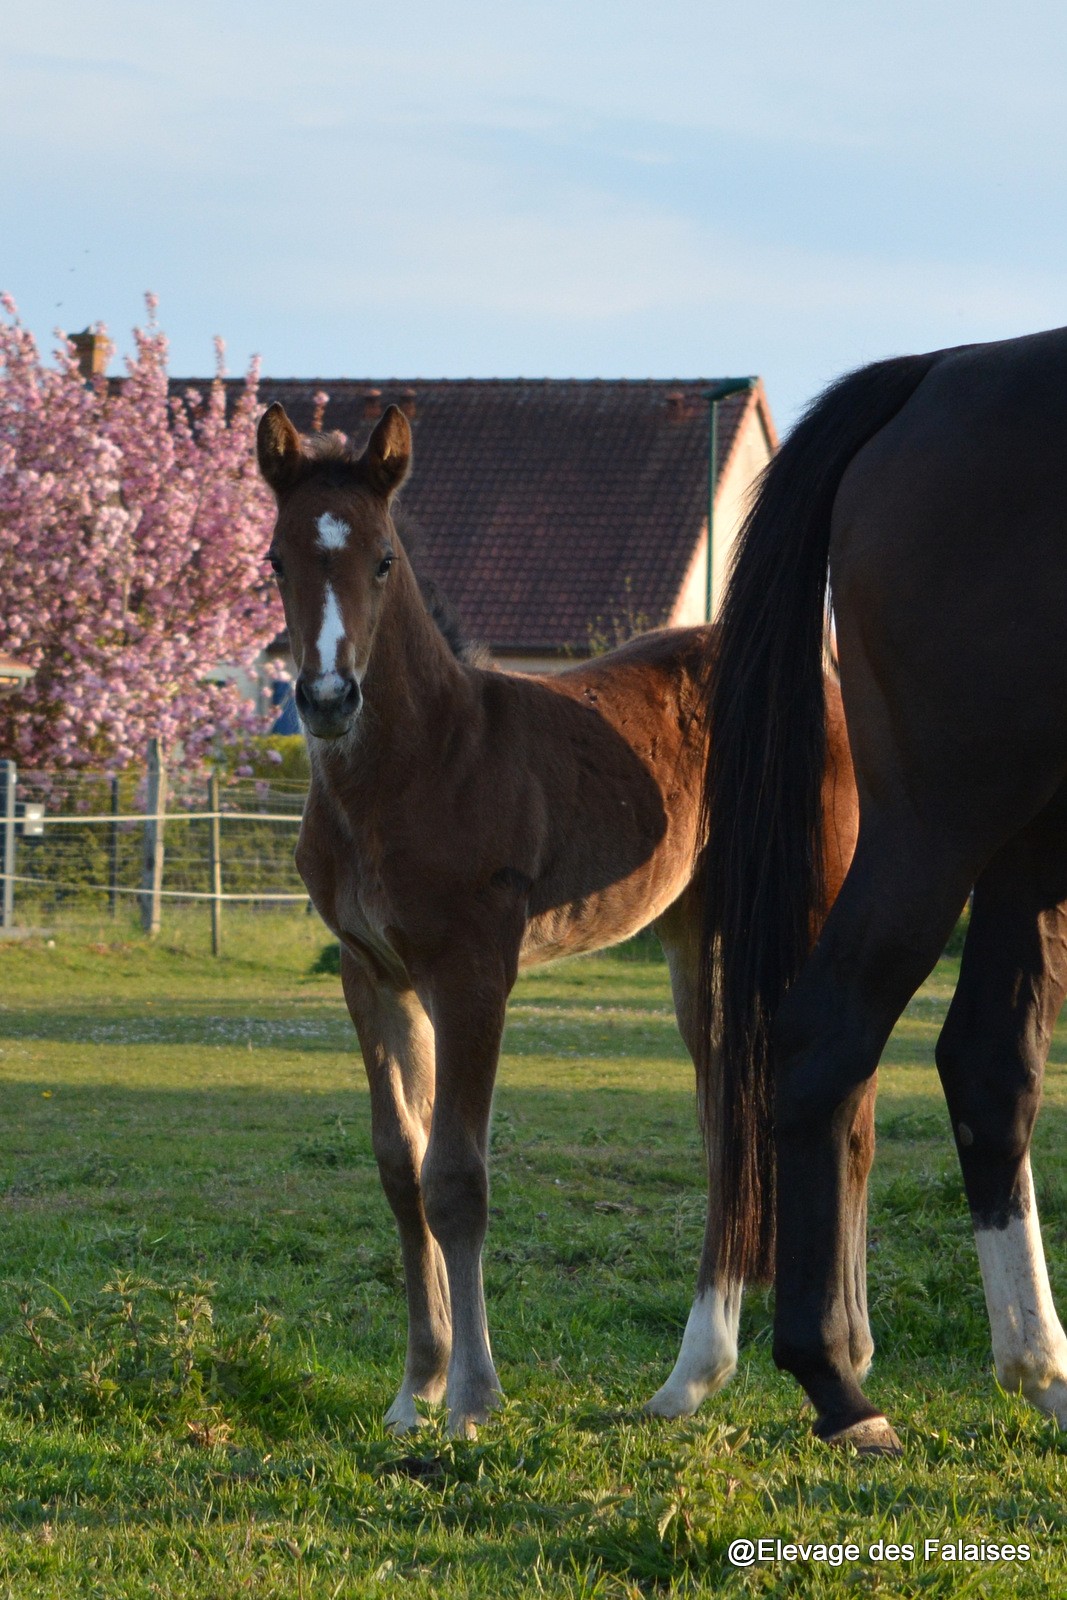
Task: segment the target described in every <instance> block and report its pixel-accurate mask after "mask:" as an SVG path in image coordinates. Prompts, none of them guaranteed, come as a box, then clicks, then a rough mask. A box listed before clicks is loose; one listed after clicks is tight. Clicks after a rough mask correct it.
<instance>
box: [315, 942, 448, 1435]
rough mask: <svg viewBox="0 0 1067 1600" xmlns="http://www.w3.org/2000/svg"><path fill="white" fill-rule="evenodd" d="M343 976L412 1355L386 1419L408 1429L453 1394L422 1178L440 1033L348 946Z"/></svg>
mask: <svg viewBox="0 0 1067 1600" xmlns="http://www.w3.org/2000/svg"><path fill="white" fill-rule="evenodd" d="M341 980H342V983H343V986H344V992H345V1000H346V1002H347V1004H348V1009H349V1012H350V1014H351V1017H352V1021H353V1022H354V1023H355V1026H356V1032H357V1034H358V1035H359V1042H360V1046H361V1048H362V1051H363V1060H364V1062H365V1063H366V1068H367V1078H368V1081H369V1083H370V1102H371V1132H372V1138H373V1142H374V1154H375V1157H376V1158H377V1162H378V1172H379V1174H380V1176H381V1180H382V1188H383V1189H384V1190H385V1193H386V1197H387V1199H388V1201H389V1204H390V1206H391V1207H392V1209H393V1215H394V1216H395V1217H396V1222H397V1227H398V1229H399V1231H400V1250H401V1254H402V1256H403V1261H404V1282H405V1285H406V1288H407V1302H408V1343H407V1358H406V1360H405V1362H404V1377H403V1381H402V1383H401V1385H400V1389H399V1392H398V1394H397V1396H396V1399H395V1400H394V1401H393V1403H392V1405H391V1406H390V1407H389V1410H388V1411H387V1412H386V1414H385V1420H386V1423H387V1424H388V1426H389V1427H391V1428H392V1429H394V1431H396V1432H397V1433H404V1432H407V1431H409V1430H410V1429H412V1428H417V1427H418V1425H419V1420H420V1419H419V1414H418V1411H417V1410H416V1407H415V1401H416V1399H421V1400H429V1401H435V1400H440V1399H441V1398H442V1396H443V1395H444V1389H445V1374H446V1372H447V1369H448V1358H449V1351H450V1348H451V1331H450V1323H449V1311H448V1284H447V1280H446V1277H445V1269H444V1262H443V1260H442V1258H441V1252H440V1250H439V1249H438V1246H437V1244H436V1242H435V1240H434V1238H433V1236H432V1234H431V1233H430V1230H429V1228H428V1227H427V1225H426V1216H425V1212H424V1209H423V1201H422V1195H421V1192H420V1184H419V1171H420V1168H421V1166H422V1161H423V1156H424V1155H425V1151H426V1141H427V1136H428V1133H429V1127H430V1116H431V1113H432V1110H433V1093H434V1042H433V1029H432V1028H431V1026H430V1021H429V1018H428V1017H427V1015H426V1013H425V1011H424V1010H423V1008H422V1006H421V1005H420V1003H419V1001H418V999H417V997H416V995H415V994H414V992H413V991H411V990H400V991H398V990H396V989H394V988H391V987H389V986H388V985H386V984H384V983H380V982H378V981H377V980H376V979H375V978H374V977H372V976H371V974H370V973H369V972H368V971H367V970H366V969H365V968H364V967H363V966H362V964H361V963H360V962H359V961H357V960H356V959H355V958H354V957H352V956H351V955H349V953H348V952H347V951H346V950H343V949H342V952H341Z"/></svg>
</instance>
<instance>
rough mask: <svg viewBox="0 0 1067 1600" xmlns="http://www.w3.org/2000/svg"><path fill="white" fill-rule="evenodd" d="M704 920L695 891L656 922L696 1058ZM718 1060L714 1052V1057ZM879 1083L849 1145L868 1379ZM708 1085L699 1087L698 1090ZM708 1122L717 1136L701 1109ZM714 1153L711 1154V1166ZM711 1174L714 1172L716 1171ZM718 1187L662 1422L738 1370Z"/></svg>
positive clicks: (859, 1358) (847, 1283)
mask: <svg viewBox="0 0 1067 1600" xmlns="http://www.w3.org/2000/svg"><path fill="white" fill-rule="evenodd" d="M701 927H702V919H701V915H700V902H699V893H698V890H697V888H696V886H695V885H694V886H691V887H690V888H689V889H688V890H687V891H686V892H685V894H683V895H682V896H681V897H680V898H679V899H678V900H677V901H675V903H674V905H673V906H671V908H670V909H669V910H668V911H667V912H666V913H665V915H664V916H663V917H662V918H661V919H660V920H659V922H658V923H657V924H656V932H657V933H658V934H659V937H660V941H661V943H662V945H663V951H664V954H665V956H666V958H667V966H668V970H669V972H670V975H671V991H672V994H673V997H674V1009H675V1014H676V1016H677V1019H678V1031H679V1032H680V1033H681V1035H682V1039H683V1041H684V1043H685V1046H686V1048H687V1050H688V1051H689V1054H690V1055H691V1056H693V1057H694V1059H695V1058H696V1053H697V1048H698V1043H699V1041H698V1038H697V1026H698V1022H697V1017H698V1011H697V994H698V989H697V985H698V982H699V948H700V938H701ZM713 1061H714V1052H713ZM876 1088H877V1085H876V1080H875V1078H873V1077H872V1078H871V1079H870V1081H869V1083H868V1085H867V1087H866V1090H865V1092H864V1094H863V1097H862V1099H861V1100H860V1103H859V1107H858V1109H857V1111H856V1116H855V1120H854V1122H853V1125H852V1130H851V1134H850V1137H849V1146H848V1180H847V1189H846V1195H847V1201H846V1204H847V1222H846V1231H847V1243H846V1247H845V1250H844V1251H843V1254H842V1293H843V1295H844V1300H845V1307H846V1313H847V1316H848V1326H849V1354H850V1358H851V1361H852V1366H853V1368H854V1370H855V1373H856V1377H857V1378H858V1379H859V1380H860V1381H862V1380H863V1378H864V1377H865V1376H866V1374H867V1371H868V1369H869V1367H870V1364H871V1357H872V1355H873V1354H874V1340H873V1339H872V1338H871V1330H870V1324H869V1322H868V1319H867V1267H866V1262H867V1178H868V1176H869V1174H870V1169H871V1163H872V1161H873V1159H874V1102H875V1094H876ZM699 1092H700V1086H699V1084H698V1093H699ZM700 1111H701V1125H702V1126H703V1127H706V1128H707V1129H708V1130H709V1132H711V1133H713V1129H714V1121H713V1120H711V1121H709V1119H708V1117H707V1115H706V1108H705V1107H704V1106H703V1105H701V1108H700ZM712 1160H713V1155H712V1153H711V1152H710V1151H709V1152H708V1162H709V1168H710V1163H711V1161H712ZM709 1176H710V1174H709ZM715 1196H716V1186H715V1185H714V1184H713V1183H710V1182H709V1189H708V1209H707V1213H706V1219H705V1224H704V1243H703V1248H702V1251H701V1258H700V1269H699V1272H698V1274H697V1292H696V1297H695V1298H694V1301H693V1305H692V1307H691V1309H690V1312H689V1318H688V1320H687V1322H686V1326H685V1332H684V1334H683V1335H682V1345H681V1349H680V1350H679V1352H678V1359H677V1361H676V1362H675V1364H674V1369H673V1371H672V1372H671V1375H670V1377H669V1378H668V1379H667V1381H666V1383H664V1384H663V1386H662V1388H660V1389H658V1390H657V1391H656V1393H655V1394H654V1395H653V1396H652V1398H651V1400H649V1401H648V1403H647V1405H646V1407H645V1410H646V1411H648V1412H650V1413H651V1414H652V1415H654V1416H657V1417H688V1416H691V1415H692V1413H693V1412H694V1411H696V1409H697V1407H698V1406H699V1405H700V1404H701V1402H702V1401H703V1400H706V1399H707V1397H708V1396H709V1395H712V1394H715V1393H717V1391H718V1390H719V1389H721V1388H722V1387H723V1385H724V1384H726V1383H727V1382H729V1380H730V1378H731V1377H732V1376H733V1374H734V1371H735V1370H736V1367H737V1329H738V1322H739V1320H740V1315H741V1296H742V1291H743V1288H744V1285H743V1283H742V1282H741V1281H740V1280H735V1281H730V1280H726V1279H724V1278H723V1276H722V1273H721V1272H720V1270H719V1219H718V1216H717V1213H716V1207H715Z"/></svg>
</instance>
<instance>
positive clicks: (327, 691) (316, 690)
mask: <svg viewBox="0 0 1067 1600" xmlns="http://www.w3.org/2000/svg"><path fill="white" fill-rule="evenodd" d="M296 709H297V711H298V712H299V713H300V720H301V721H302V722H303V724H304V726H305V727H306V728H307V730H308V732H309V733H312V734H314V735H315V738H316V739H340V738H341V737H342V735H343V734H346V733H347V732H348V731H349V729H350V728H351V726H352V724H353V723H354V722H355V720H356V718H357V717H358V716H359V714H360V712H361V711H362V710H363V690H362V689H361V688H360V686H359V684H358V683H357V682H356V680H355V678H353V677H351V676H350V675H349V674H348V673H339V672H332V673H330V675H329V678H328V679H327V680H326V682H325V683H323V682H322V681H321V680H319V679H316V678H305V677H304V675H303V674H302V673H301V675H300V677H299V678H297V680H296Z"/></svg>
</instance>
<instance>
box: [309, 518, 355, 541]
mask: <svg viewBox="0 0 1067 1600" xmlns="http://www.w3.org/2000/svg"><path fill="white" fill-rule="evenodd" d="M315 526H316V528H317V529H318V530H319V546H320V548H321V549H323V550H343V549H344V547H345V544H346V542H347V540H348V536H349V534H350V533H351V532H352V529H351V528H350V527H349V526H348V523H347V522H345V521H344V520H343V518H341V517H335V516H333V515H332V514H331V513H330V512H329V511H324V512H323V514H322V516H321V517H319V518H318V520H317V521H316V523H315Z"/></svg>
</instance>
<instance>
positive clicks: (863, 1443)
mask: <svg viewBox="0 0 1067 1600" xmlns="http://www.w3.org/2000/svg"><path fill="white" fill-rule="evenodd" d="M823 1443H824V1444H828V1445H831V1446H832V1447H833V1448H834V1449H835V1450H847V1449H849V1448H851V1449H853V1450H855V1452H856V1454H857V1455H861V1456H902V1455H903V1454H904V1446H903V1445H902V1444H901V1442H900V1440H899V1439H898V1438H897V1436H896V1434H895V1433H894V1432H893V1429H892V1428H891V1427H890V1425H889V1423H888V1422H887V1421H886V1419H885V1417H864V1419H863V1421H862V1422H854V1423H852V1425H851V1427H848V1428H842V1429H841V1431H840V1433H831V1434H827V1435H826V1436H825V1438H824V1439H823Z"/></svg>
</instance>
